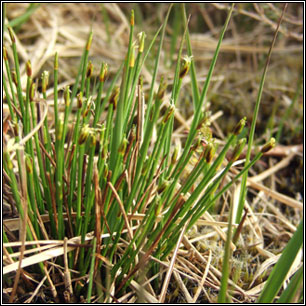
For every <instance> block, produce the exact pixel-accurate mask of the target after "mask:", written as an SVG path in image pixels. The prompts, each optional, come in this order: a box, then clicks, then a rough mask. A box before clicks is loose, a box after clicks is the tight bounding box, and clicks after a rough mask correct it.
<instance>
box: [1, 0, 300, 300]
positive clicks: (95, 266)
mask: <svg viewBox="0 0 306 306" xmlns="http://www.w3.org/2000/svg"><path fill="white" fill-rule="evenodd" d="M233 7H234V6H233V5H232V6H231V8H230V10H229V11H228V15H227V19H226V21H225V24H224V27H223V28H222V30H221V33H220V36H219V42H218V45H217V47H216V50H215V52H214V56H213V59H212V62H211V65H210V68H209V71H208V75H207V78H206V81H205V84H204V86H203V88H202V90H200V86H199V83H198V81H197V78H196V71H195V65H194V62H193V55H192V49H191V43H190V38H189V33H188V21H187V18H186V14H185V10H184V6H182V11H178V10H177V11H176V14H180V16H182V17H183V19H184V34H183V36H182V40H181V47H180V51H179V54H178V57H177V62H176V70H175V73H174V77H173V81H172V84H171V85H172V86H171V89H168V86H167V78H166V77H161V78H160V79H158V68H159V61H160V57H161V51H162V48H163V42H164V36H165V31H166V25H167V20H168V17H169V14H170V12H171V8H172V5H170V7H169V9H168V12H167V14H166V17H165V20H164V23H163V24H162V26H161V27H160V29H159V30H158V31H157V32H156V34H155V36H154V37H153V39H152V41H151V42H150V43H149V44H148V45H147V46H146V42H145V36H146V35H145V33H144V32H141V33H140V34H139V35H138V41H135V36H136V35H135V33H134V31H135V29H134V27H135V21H134V13H133V11H132V13H131V17H130V33H129V44H128V50H127V52H126V57H125V59H124V62H123V63H122V65H121V66H120V68H119V70H118V72H117V74H116V75H115V76H114V77H113V79H112V80H110V82H108V83H107V86H106V80H107V78H108V65H107V64H106V63H103V62H102V63H101V67H100V68H98V69H99V71H100V72H99V76H98V79H97V80H95V78H94V77H93V70H94V69H97V67H94V66H93V64H92V63H91V62H90V61H89V60H88V58H89V53H90V47H91V42H92V40H93V39H94V33H93V32H92V31H90V33H89V35H88V39H87V43H86V45H85V48H84V52H83V55H82V57H81V63H80V66H79V70H78V74H77V77H76V79H75V83H74V85H73V87H72V88H70V87H68V86H67V87H66V88H65V90H64V93H63V96H62V97H60V95H59V91H58V88H57V86H58V74H60V66H59V64H58V63H59V58H60V54H58V53H56V54H55V56H54V70H53V85H52V86H53V93H54V95H53V107H54V118H53V122H52V124H53V126H54V127H55V132H54V133H52V132H51V131H50V127H49V123H48V117H47V113H48V107H50V106H48V104H47V103H46V100H47V96H46V89H47V88H48V86H50V84H49V73H48V72H43V74H42V78H41V80H33V79H32V76H31V63H30V61H29V62H28V63H27V77H28V79H27V86H26V90H25V91H24V90H23V88H22V84H21V76H20V69H19V58H18V54H17V49H16V45H15V33H14V31H13V29H12V28H11V27H9V26H8V31H9V34H10V38H11V42H10V46H7V47H6V48H8V47H11V48H12V52H13V63H10V61H9V58H8V56H7V53H6V49H4V53H3V54H4V63H5V68H6V77H5V78H3V80H4V81H3V88H4V92H5V96H6V101H7V104H8V106H9V111H10V120H11V126H12V127H13V129H12V135H11V137H12V138H11V139H9V140H7V141H6V146H5V147H4V161H3V164H4V169H3V171H4V176H5V178H6V182H5V183H6V184H7V185H8V186H9V189H10V192H11V194H12V198H13V200H14V205H15V206H16V209H17V210H18V213H19V216H20V220H24V224H26V230H25V232H24V233H23V234H25V235H26V239H23V240H24V241H23V245H25V242H31V243H30V245H32V246H34V245H40V243H41V241H43V240H45V241H56V243H57V244H60V243H61V242H62V243H63V241H65V243H66V244H67V241H68V244H67V245H68V246H67V245H66V247H65V252H66V253H65V254H64V253H63V252H64V251H61V250H62V249H63V250H64V247H63V248H62V249H61V248H58V249H56V250H58V252H59V253H60V254H64V255H65V258H66V259H65V261H63V260H62V257H61V256H60V255H56V254H57V253H56V252H55V249H54V255H52V249H50V250H49V251H50V252H51V255H50V254H49V255H48V256H49V257H48V256H47V254H46V253H44V252H47V251H44V250H43V249H42V248H41V249H39V250H35V249H33V252H38V253H37V254H39V255H40V256H41V258H43V259H42V262H40V264H39V270H35V267H34V266H33V267H32V263H31V256H35V255H25V254H23V256H20V257H19V258H18V260H16V259H15V256H11V261H10V263H9V264H8V265H7V266H6V267H5V269H4V273H5V274H7V273H9V272H11V271H13V269H14V267H15V266H16V263H17V262H18V264H19V267H18V270H20V271H21V272H22V273H23V271H22V270H21V269H22V268H26V267H27V270H28V272H27V273H30V274H31V273H33V272H37V271H40V273H41V274H42V277H41V279H43V280H44V281H45V283H46V286H49V287H51V288H53V290H52V294H53V297H54V298H55V299H56V298H58V297H59V296H60V295H61V294H63V292H64V291H65V290H64V289H63V288H64V285H63V286H62V287H61V286H59V287H57V289H55V286H54V284H53V281H52V278H51V277H50V273H49V272H48V268H49V266H50V263H49V262H48V261H47V259H46V258H49V259H50V258H53V261H54V262H53V264H54V265H59V266H61V265H64V266H65V271H68V272H67V273H68V275H69V274H70V275H69V277H68V276H67V277H65V281H64V283H65V286H66V288H67V286H68V287H69V288H70V289H69V290H68V291H67V290H66V291H65V299H66V301H68V300H70V299H72V297H73V298H74V299H76V300H79V299H80V296H81V295H85V294H86V300H87V302H91V301H92V296H93V295H97V294H98V295H99V298H98V301H100V302H103V301H109V300H110V299H112V300H113V301H116V300H117V299H119V298H120V297H121V296H123V295H124V294H126V293H128V292H129V291H130V290H131V288H132V287H133V286H134V285H133V284H134V282H135V280H136V281H139V280H141V281H142V282H145V281H147V280H148V279H149V277H151V276H152V275H153V276H154V275H158V273H159V271H160V269H161V266H160V264H159V263H158V262H153V261H151V258H152V257H154V258H156V259H158V260H159V261H160V262H163V261H165V260H166V259H167V257H168V256H169V255H171V252H172V251H173V250H174V249H175V247H176V245H177V241H178V240H179V238H180V235H181V232H182V231H183V230H188V229H190V228H191V227H192V226H193V225H194V224H196V222H197V220H198V219H199V218H200V217H201V216H202V215H203V214H204V213H205V212H206V211H207V210H208V209H210V208H211V207H212V206H213V205H214V204H215V203H216V202H217V201H218V199H220V197H221V196H222V195H223V194H224V193H225V192H226V191H227V190H228V189H229V188H230V187H231V186H232V184H233V183H234V182H236V181H238V180H239V179H240V178H241V177H242V176H243V175H244V176H245V175H247V172H248V170H249V169H250V168H251V167H252V166H253V165H254V164H255V163H256V161H258V160H259V159H260V158H261V156H262V155H263V153H265V152H266V151H268V150H269V149H271V148H272V147H273V146H274V145H275V141H274V139H271V140H270V141H269V142H268V143H267V144H266V145H265V146H264V147H263V148H262V150H261V151H260V152H259V153H258V154H257V155H255V157H254V158H253V159H252V160H248V162H247V163H246V164H245V167H244V168H243V169H242V170H241V171H240V172H239V174H237V175H236V177H234V178H233V179H232V180H231V182H229V183H228V184H226V185H225V186H224V185H223V184H222V182H223V179H224V178H225V176H226V174H227V173H228V171H229V170H230V169H231V167H232V166H233V165H234V163H235V162H236V161H237V159H238V158H239V156H240V154H241V152H242V150H243V148H244V147H245V145H246V141H247V140H246V139H245V138H243V139H239V135H240V134H241V132H242V130H243V128H244V125H245V123H246V119H245V118H242V119H241V120H240V121H239V122H238V123H237V126H236V127H235V129H234V130H233V131H232V133H231V134H230V135H229V136H228V138H227V141H226V143H225V144H224V146H223V147H217V145H216V143H215V142H214V139H213V137H212V135H211V133H209V127H208V124H207V120H208V119H207V118H206V117H207V112H206V111H205V98H206V96H207V92H208V89H209V84H210V82H211V78H212V75H213V71H214V67H215V64H216V62H217V59H218V56H219V51H220V46H221V43H222V40H223V37H224V34H225V32H226V29H227V26H228V24H229V21H230V18H231V14H232V11H233ZM157 38H158V39H157ZM185 42H186V44H187V53H188V56H185V57H184V56H182V50H183V46H184V44H185ZM156 44H158V48H157V54H156V56H155V64H154V68H153V73H152V81H151V84H149V92H148V95H147V96H146V95H145V91H144V86H143V80H142V76H141V74H142V68H143V67H144V65H145V63H146V60H147V58H148V55H149V54H150V52H152V48H153V46H154V45H156ZM145 46H146V47H145ZM171 57H173V56H172V55H171ZM11 65H12V66H13V67H14V68H11ZM189 73H190V76H191V89H192V94H193V106H194V117H193V120H192V123H191V126H190V129H189V132H188V135H187V137H186V140H185V142H184V146H183V148H182V152H181V153H179V150H178V149H174V150H173V149H172V148H173V129H174V120H175V112H176V102H177V100H178V99H179V98H180V95H181V94H182V93H181V88H182V86H181V85H182V81H183V79H184V78H185V77H186V75H187V74H189ZM14 75H16V78H14ZM38 82H41V87H40V88H41V92H40V90H39V89H38V87H37V83H38ZM156 82H159V86H158V89H157V91H156V90H155V87H154V84H155V83H156ZM169 87H170V86H169ZM168 91H170V96H171V99H170V101H168V103H163V102H165V99H166V96H167V92H168ZM162 105H165V106H164V107H163V108H162ZM61 108H63V109H64V110H63V111H60V109H61ZM73 109H74V110H76V112H72V110H73ZM70 126H72V129H71V128H69V127H70ZM153 135H156V136H153ZM5 138H6V139H7V138H8V135H5ZM20 148H22V152H23V151H24V154H20V152H21V150H20ZM232 148H233V152H232V154H231V158H230V159H228V158H227V157H226V156H227V153H229V151H230V150H231V149H232ZM194 159H196V160H197V162H196V163H195V164H193V165H192V163H191V161H192V160H194ZM24 164H25V165H26V172H25V173H24V171H23V170H24ZM190 165H192V167H191V169H189V170H188V171H187V170H186V169H188V168H190ZM15 170H16V171H15ZM18 173H24V177H25V178H26V182H24V180H25V179H24V180H23V181H22V182H20V180H19V178H18V177H19V176H18ZM183 176H184V180H182V177H183ZM21 183H23V184H24V183H26V185H24V186H26V188H27V192H26V193H21V192H20V190H22V189H21V188H20V184H21ZM24 188H25V187H24ZM25 194H26V195H25ZM25 196H26V199H25V198H24V197H25ZM25 200H26V203H27V205H28V206H27V209H26V210H25V209H24V208H25V206H24V203H25ZM299 228H300V227H299ZM229 233H230V231H229ZM230 238H231V236H230V235H228V239H229V240H230ZM20 239H21V236H20ZM295 239H296V238H295ZM4 242H5V243H8V244H9V239H8V236H7V233H6V232H5V231H4ZM32 248H33V247H32ZM5 249H6V251H7V254H11V255H14V250H13V249H12V248H11V247H9V245H8V246H6V247H5ZM61 252H62V253H61ZM67 252H68V253H69V254H68V256H67ZM22 253H25V252H22ZM29 253H30V254H31V252H30V251H29ZM59 253H58V254H59ZM27 256H28V258H27ZM46 256H47V257H46ZM50 256H51V257H50ZM227 256H228V255H227ZM44 258H45V259H44ZM32 259H33V258H32ZM31 268H33V269H32V270H31ZM51 273H52V272H51ZM227 277H228V276H227V274H224V280H223V281H222V282H226V278H227ZM272 277H273V275H272ZM76 278H77V279H78V280H77V281H75V282H74V284H73V285H71V279H76ZM69 279H70V281H69ZM299 279H300V277H296V278H295V279H294V281H295V282H296V281H298V280H299ZM161 287H162V284H161V279H160V278H159V277H155V281H154V288H155V289H156V290H159V288H161ZM59 288H61V289H59ZM114 288H115V289H114ZM277 289H279V286H278V287H277V288H275V290H277ZM287 292H289V289H288V291H287ZM272 294H273V293H267V294H266V293H265V292H264V293H263V296H262V297H261V299H260V300H262V301H266V300H267V299H265V298H264V297H265V296H269V297H271V296H272ZM289 294H290V293H288V294H287V295H285V293H284V295H282V298H283V299H286V297H287V296H288V295H289ZM67 295H68V297H67ZM225 295H226V294H225V291H224V289H223V288H222V290H221V293H220V301H224V299H225ZM13 299H14V296H13V294H12V296H11V300H13Z"/></svg>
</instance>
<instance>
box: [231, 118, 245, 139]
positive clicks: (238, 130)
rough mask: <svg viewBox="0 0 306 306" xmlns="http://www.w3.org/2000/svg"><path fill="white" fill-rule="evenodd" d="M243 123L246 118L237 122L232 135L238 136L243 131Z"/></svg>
mask: <svg viewBox="0 0 306 306" xmlns="http://www.w3.org/2000/svg"><path fill="white" fill-rule="evenodd" d="M245 123H246V117H244V118H242V119H241V120H240V121H239V122H238V124H237V125H236V126H235V128H234V130H233V134H234V135H239V134H240V133H241V132H242V130H243V128H244V126H245Z"/></svg>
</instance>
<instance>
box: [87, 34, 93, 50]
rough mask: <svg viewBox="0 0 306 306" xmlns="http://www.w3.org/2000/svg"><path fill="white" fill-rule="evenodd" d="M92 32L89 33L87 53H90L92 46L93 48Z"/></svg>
mask: <svg viewBox="0 0 306 306" xmlns="http://www.w3.org/2000/svg"><path fill="white" fill-rule="evenodd" d="M92 35H93V34H92V32H90V33H89V36H88V39H87V43H86V51H89V49H90V46H91V42H92Z"/></svg>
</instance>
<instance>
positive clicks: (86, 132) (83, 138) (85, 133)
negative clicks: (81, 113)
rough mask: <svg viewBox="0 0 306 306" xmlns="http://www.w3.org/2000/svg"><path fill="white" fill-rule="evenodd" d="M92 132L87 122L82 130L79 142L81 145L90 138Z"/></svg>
mask: <svg viewBox="0 0 306 306" xmlns="http://www.w3.org/2000/svg"><path fill="white" fill-rule="evenodd" d="M89 132H90V128H89V125H88V124H85V125H84V126H83V128H82V130H81V133H80V136H79V140H78V143H79V145H82V144H83V143H84V142H85V141H86V140H87V138H88V136H89Z"/></svg>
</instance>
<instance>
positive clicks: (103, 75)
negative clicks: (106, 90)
mask: <svg viewBox="0 0 306 306" xmlns="http://www.w3.org/2000/svg"><path fill="white" fill-rule="evenodd" d="M107 72H108V65H107V64H106V63H103V64H102V67H101V71H100V75H99V80H100V82H101V83H102V82H105V79H106V76H107Z"/></svg>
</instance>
